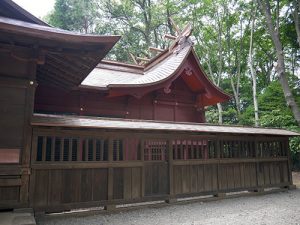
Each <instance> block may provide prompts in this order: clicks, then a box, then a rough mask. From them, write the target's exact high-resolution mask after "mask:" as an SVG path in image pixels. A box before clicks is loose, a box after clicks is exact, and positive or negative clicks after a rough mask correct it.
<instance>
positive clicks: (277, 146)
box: [257, 141, 287, 157]
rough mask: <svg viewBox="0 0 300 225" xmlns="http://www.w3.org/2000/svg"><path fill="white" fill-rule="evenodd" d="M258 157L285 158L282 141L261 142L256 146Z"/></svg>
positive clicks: (285, 153)
mask: <svg viewBox="0 0 300 225" xmlns="http://www.w3.org/2000/svg"><path fill="white" fill-rule="evenodd" d="M257 149H258V153H257V156H258V157H282V156H287V151H286V149H285V148H284V143H283V142H282V141H261V142H258V144H257Z"/></svg>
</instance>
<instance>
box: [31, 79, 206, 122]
mask: <svg viewBox="0 0 300 225" xmlns="http://www.w3.org/2000/svg"><path fill="white" fill-rule="evenodd" d="M170 89H171V92H170V93H168V94H166V93H165V92H164V90H163V89H160V90H157V91H153V92H151V93H148V94H147V95H145V96H143V97H142V98H141V99H137V98H135V97H132V96H122V97H107V93H105V92H101V91H91V90H79V91H78V90H77V91H71V92H65V91H63V90H59V89H53V88H49V87H45V86H38V87H37V90H36V96H35V112H42V113H57V114H78V115H87V116H101V117H118V118H130V119H146V120H163V121H180V122H205V116H204V111H198V110H197V108H196V106H195V105H196V99H197V94H196V93H193V92H192V91H191V90H190V89H189V88H188V87H187V86H186V84H185V82H184V81H183V80H182V79H181V78H179V79H177V80H176V81H174V82H173V84H172V85H171V87H170ZM200 108H201V107H200Z"/></svg>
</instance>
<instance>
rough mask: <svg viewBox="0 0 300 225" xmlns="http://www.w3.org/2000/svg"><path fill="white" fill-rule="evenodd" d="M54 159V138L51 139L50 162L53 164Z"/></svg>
mask: <svg viewBox="0 0 300 225" xmlns="http://www.w3.org/2000/svg"><path fill="white" fill-rule="evenodd" d="M54 157H55V137H51V161H52V162H54Z"/></svg>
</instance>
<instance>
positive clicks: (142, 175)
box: [140, 139, 146, 197]
mask: <svg viewBox="0 0 300 225" xmlns="http://www.w3.org/2000/svg"><path fill="white" fill-rule="evenodd" d="M144 146H145V140H144V139H141V140H140V148H141V150H140V152H141V161H142V162H143V166H142V167H141V197H144V196H145V182H146V181H145V149H144Z"/></svg>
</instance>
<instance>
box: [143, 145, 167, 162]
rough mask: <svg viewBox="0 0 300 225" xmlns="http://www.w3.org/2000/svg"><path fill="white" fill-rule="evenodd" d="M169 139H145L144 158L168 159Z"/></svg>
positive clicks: (154, 159)
mask: <svg viewBox="0 0 300 225" xmlns="http://www.w3.org/2000/svg"><path fill="white" fill-rule="evenodd" d="M166 155H167V141H165V140H145V141H144V159H145V160H148V161H150V160H153V161H158V160H166Z"/></svg>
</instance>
